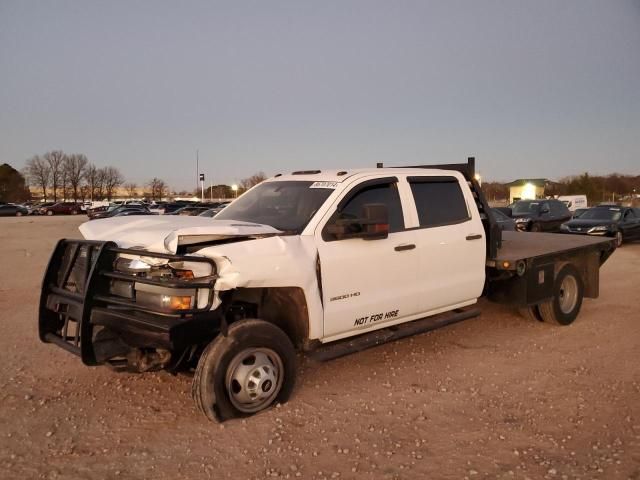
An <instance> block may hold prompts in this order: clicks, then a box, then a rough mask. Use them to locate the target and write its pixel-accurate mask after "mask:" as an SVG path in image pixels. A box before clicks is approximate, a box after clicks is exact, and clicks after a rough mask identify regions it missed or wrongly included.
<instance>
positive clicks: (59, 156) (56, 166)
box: [43, 150, 65, 202]
mask: <svg viewBox="0 0 640 480" xmlns="http://www.w3.org/2000/svg"><path fill="white" fill-rule="evenodd" d="M43 158H44V160H45V161H46V162H47V164H48V165H49V170H50V172H51V188H52V189H53V201H54V202H57V201H58V187H60V183H61V180H62V176H63V168H62V166H63V162H64V159H65V154H64V152H63V151H62V150H53V151H51V152H47V153H45V154H44V155H43Z"/></svg>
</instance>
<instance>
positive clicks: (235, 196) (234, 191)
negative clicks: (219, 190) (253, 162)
mask: <svg viewBox="0 0 640 480" xmlns="http://www.w3.org/2000/svg"><path fill="white" fill-rule="evenodd" d="M231 190H233V197H234V198H238V185H236V184H235V183H234V184H233V185H231Z"/></svg>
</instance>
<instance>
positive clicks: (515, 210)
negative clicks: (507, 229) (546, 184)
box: [509, 199, 571, 232]
mask: <svg viewBox="0 0 640 480" xmlns="http://www.w3.org/2000/svg"><path fill="white" fill-rule="evenodd" d="M509 207H510V208H511V211H512V218H513V219H514V220H515V221H516V227H517V229H518V230H521V231H526V232H559V231H560V225H562V224H563V223H564V222H566V221H568V220H570V219H571V212H570V211H569V209H568V208H567V206H566V205H565V204H564V203H563V202H561V201H560V200H554V199H548V200H544V199H541V200H518V201H517V202H515V203H512V204H511V205H509Z"/></svg>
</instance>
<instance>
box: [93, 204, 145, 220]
mask: <svg viewBox="0 0 640 480" xmlns="http://www.w3.org/2000/svg"><path fill="white" fill-rule="evenodd" d="M131 211H142V212H145V213H149V214H151V212H150V211H149V209H148V208H147V207H144V206H142V205H112V206H110V207H109V208H107V209H106V210H103V211H101V212H96V213H92V214H90V215H89V219H90V220H97V219H99V218H111V217H115V216H118V215H120V214H121V213H124V212H131Z"/></svg>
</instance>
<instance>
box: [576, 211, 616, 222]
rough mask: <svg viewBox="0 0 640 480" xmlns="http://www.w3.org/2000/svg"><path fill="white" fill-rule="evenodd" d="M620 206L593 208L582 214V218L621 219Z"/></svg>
mask: <svg viewBox="0 0 640 480" xmlns="http://www.w3.org/2000/svg"><path fill="white" fill-rule="evenodd" d="M621 214H622V212H620V209H619V208H591V209H589V210H587V211H586V212H584V213H583V214H582V215H580V220H613V221H615V220H620V215H621Z"/></svg>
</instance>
